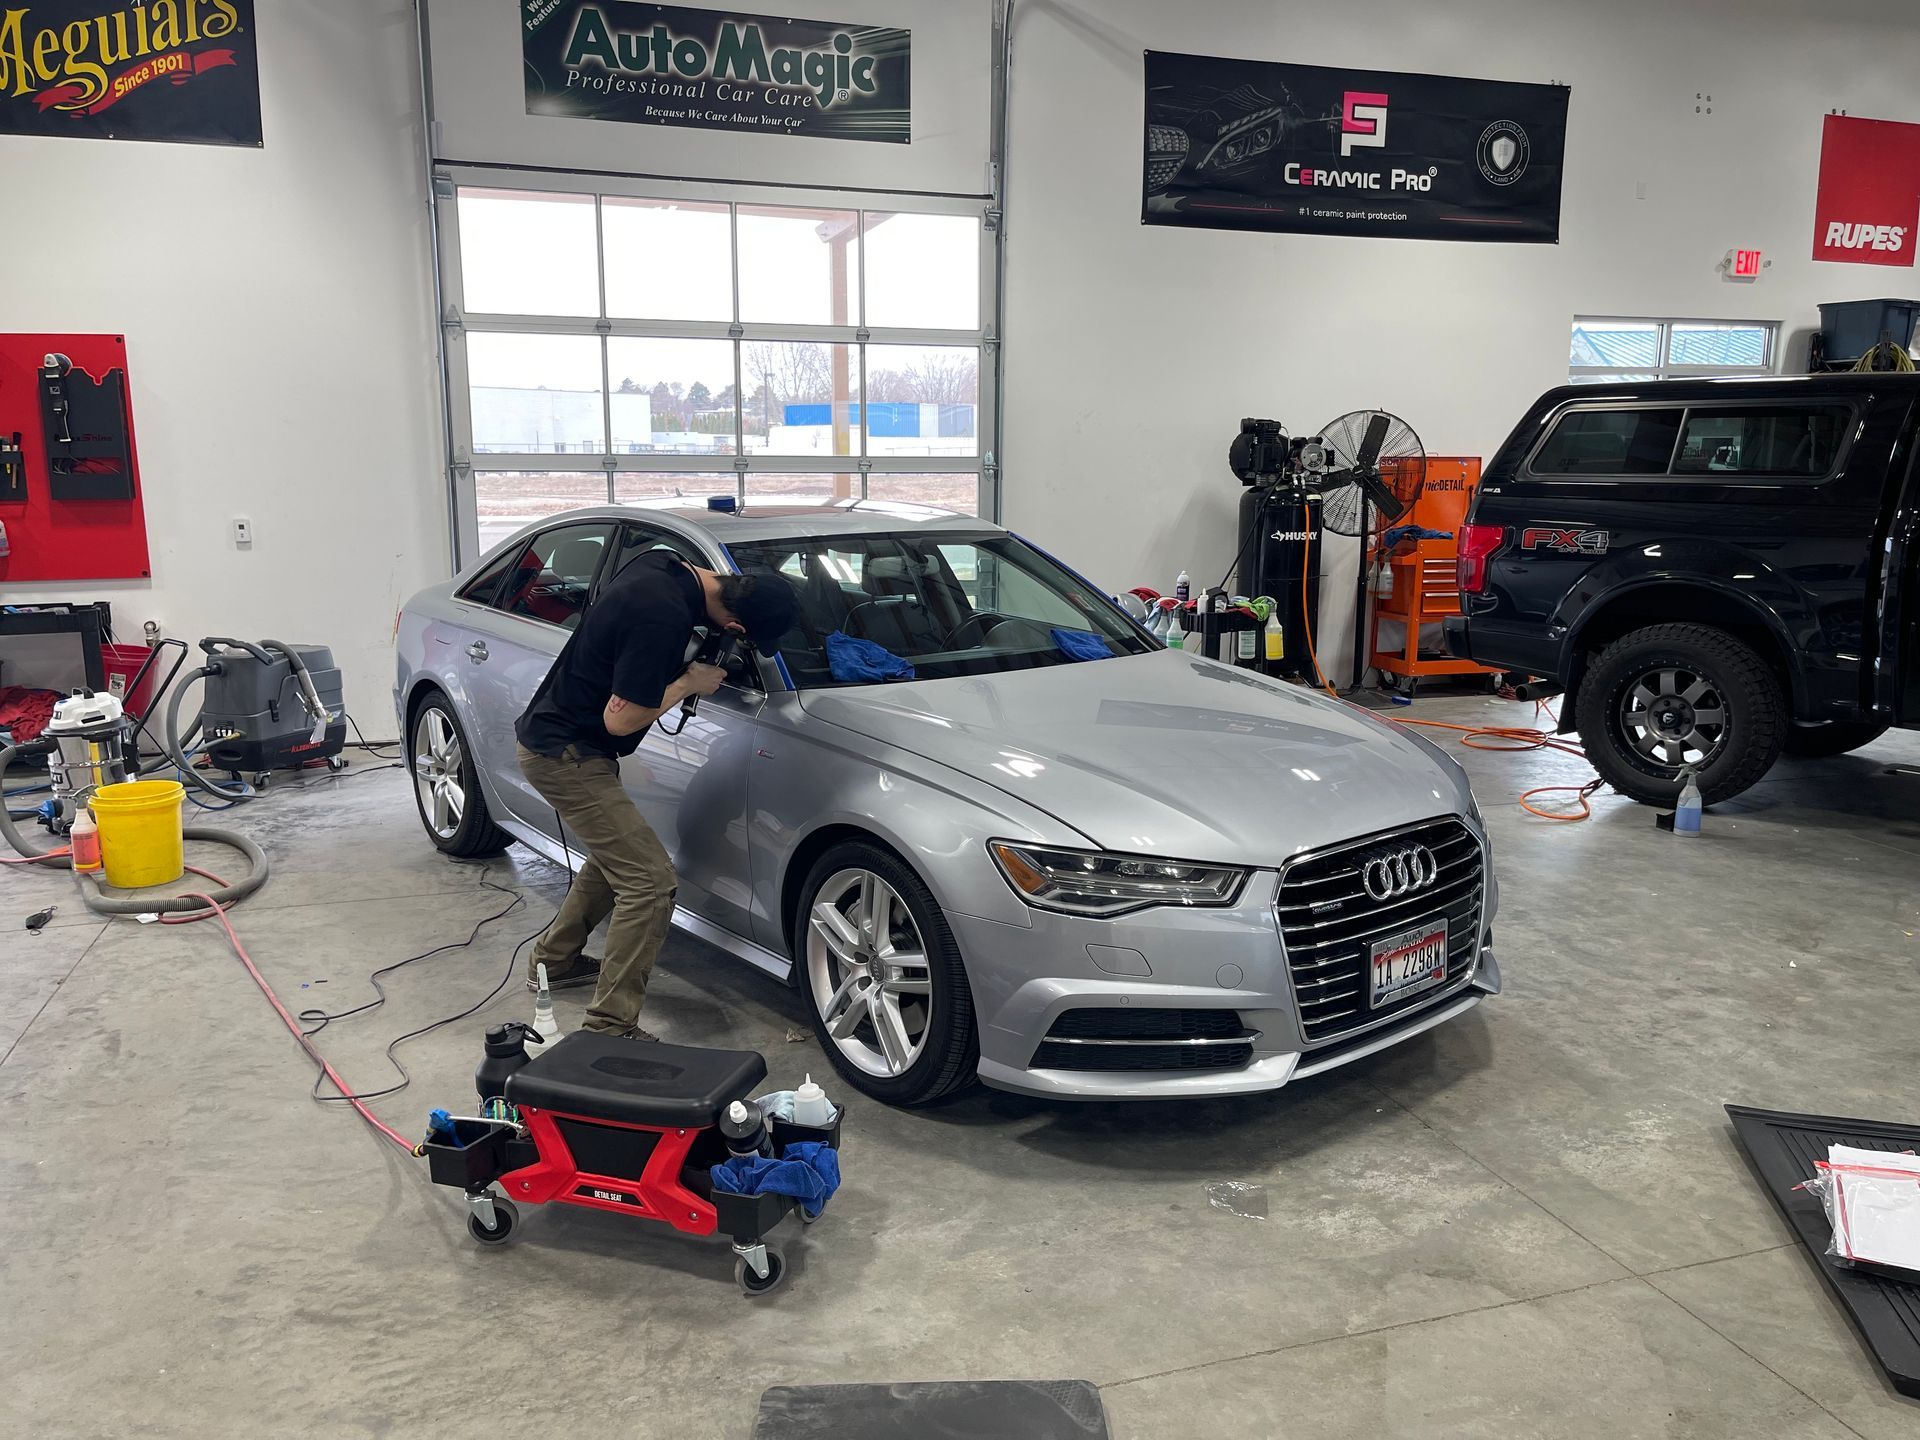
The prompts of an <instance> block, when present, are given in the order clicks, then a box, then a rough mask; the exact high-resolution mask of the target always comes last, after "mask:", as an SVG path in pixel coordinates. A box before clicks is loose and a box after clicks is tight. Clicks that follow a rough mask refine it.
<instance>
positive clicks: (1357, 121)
mask: <svg viewBox="0 0 1920 1440" xmlns="http://www.w3.org/2000/svg"><path fill="white" fill-rule="evenodd" d="M1568 93H1569V92H1568V90H1567V89H1566V87H1565V86H1561V85H1517V84H1511V83H1508V82H1506V81H1502V80H1461V79H1456V78H1454V77H1452V76H1446V75H1409V74H1402V73H1400V72H1398V71H1392V70H1332V69H1328V68H1326V67H1325V66H1321V65H1279V64H1269V63H1267V62H1265V61H1259V60H1225V59H1220V58H1217V57H1212V56H1206V55H1169V54H1163V53H1161V52H1159V51H1155V50H1149V51H1148V52H1147V133H1146V157H1145V160H1146V177H1145V195H1144V199H1143V202H1142V207H1141V215H1140V218H1141V219H1142V220H1143V221H1144V222H1145V223H1146V224H1149V225H1197V226H1206V227H1210V228H1214V229H1225V230H1286V231H1295V232H1300V233H1305V234H1321V235H1395V236H1401V237H1404V238H1407V239H1417V240H1508V241H1534V242H1545V243H1552V242H1555V241H1557V240H1559V238H1560V171H1561V163H1562V154H1563V151H1564V149H1565V142H1566V133H1567V97H1568Z"/></svg>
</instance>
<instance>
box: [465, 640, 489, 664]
mask: <svg viewBox="0 0 1920 1440" xmlns="http://www.w3.org/2000/svg"><path fill="white" fill-rule="evenodd" d="M467 658H468V659H469V660H471V661H473V662H474V663H475V664H476V665H477V664H479V663H480V662H481V661H482V660H484V659H486V658H487V642H486V641H484V640H476V641H474V642H473V643H472V644H471V645H469V646H467Z"/></svg>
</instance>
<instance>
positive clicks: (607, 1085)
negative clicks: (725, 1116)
mask: <svg viewBox="0 0 1920 1440" xmlns="http://www.w3.org/2000/svg"><path fill="white" fill-rule="evenodd" d="M766 1078H767V1062H766V1061H765V1060H764V1059H762V1058H761V1057H760V1056H759V1055H758V1054H756V1053H755V1052H753V1051H751V1050H697V1049H694V1048H692V1047H690V1046H686V1045H661V1044H658V1043H656V1042H654V1041H650V1040H621V1039H616V1038H615V1037H614V1036H611V1035H596V1034H595V1033H594V1032H593V1031H591V1030H576V1031H574V1033H573V1034H571V1035H567V1036H564V1037H563V1038H561V1039H559V1040H556V1041H555V1042H554V1043H553V1044H552V1045H550V1046H548V1047H547V1050H546V1053H544V1054H542V1055H539V1056H536V1057H535V1058H534V1059H532V1060H529V1061H528V1062H527V1063H526V1064H525V1065H524V1066H522V1067H521V1068H520V1069H518V1070H516V1071H514V1073H513V1074H511V1075H509V1076H508V1077H507V1099H508V1101H510V1102H511V1103H512V1104H514V1105H531V1106H532V1107H533V1108H534V1109H536V1110H558V1111H560V1112H561V1113H563V1114H567V1115H584V1116H586V1117H588V1118H589V1119H596V1120H619V1121H623V1122H625V1123H626V1124H629V1125H660V1126H665V1127H668V1128H676V1127H684V1128H687V1129H702V1128H705V1127H707V1126H710V1125H717V1124H718V1123H719V1121H720V1112H721V1111H722V1110H724V1109H725V1108H726V1107H727V1104H728V1102H729V1101H733V1100H744V1099H745V1098H746V1097H747V1096H748V1095H749V1094H750V1093H752V1090H753V1087H754V1086H755V1085H758V1084H759V1083H760V1082H761V1081H762V1080H764V1079H766Z"/></svg>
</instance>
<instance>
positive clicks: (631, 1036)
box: [614, 1025, 660, 1045]
mask: <svg viewBox="0 0 1920 1440" xmlns="http://www.w3.org/2000/svg"><path fill="white" fill-rule="evenodd" d="M614 1038H615V1039H617V1040H651V1041H652V1042H653V1043H654V1044H655V1045H658V1044H659V1043H660V1037H659V1036H658V1035H655V1034H654V1033H653V1032H652V1031H651V1030H642V1029H641V1028H640V1027H639V1026H638V1025H635V1026H634V1027H633V1028H632V1029H631V1030H620V1031H617V1032H615V1035H614Z"/></svg>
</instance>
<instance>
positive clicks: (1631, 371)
mask: <svg viewBox="0 0 1920 1440" xmlns="http://www.w3.org/2000/svg"><path fill="white" fill-rule="evenodd" d="M1581 325H1652V326H1654V327H1655V329H1656V332H1657V333H1656V338H1655V345H1656V347H1657V348H1656V350H1655V354H1654V360H1655V362H1656V363H1654V364H1652V365H1575V364H1572V363H1571V362H1569V363H1568V365H1567V383H1568V384H1570V385H1580V384H1595V383H1601V382H1604V381H1608V380H1615V381H1624V382H1625V383H1627V384H1631V385H1645V384H1650V383H1651V382H1652V380H1711V379H1715V378H1717V377H1723V376H1749V377H1758V376H1762V375H1775V374H1778V373H1779V368H1780V326H1781V322H1780V321H1778V320H1746V319H1739V318H1724V317H1723V318H1721V319H1717V320H1716V319H1708V318H1705V317H1702V316H1698V315H1575V316H1574V317H1573V319H1572V321H1571V322H1570V323H1569V325H1568V327H1567V333H1568V337H1569V340H1571V337H1572V333H1573V331H1574V330H1576V329H1578V328H1579V327H1580V326H1581ZM1686 325H1737V326H1743V327H1749V328H1753V329H1757V330H1763V331H1765V332H1766V336H1767V353H1766V359H1765V360H1764V361H1763V362H1762V363H1761V364H1759V365H1675V364H1673V363H1672V355H1673V332H1674V328H1675V327H1676V326H1686ZM1647 377H1651V380H1650V379H1648V378H1647Z"/></svg>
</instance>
